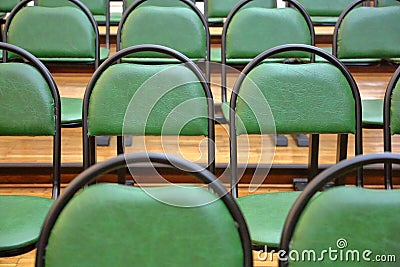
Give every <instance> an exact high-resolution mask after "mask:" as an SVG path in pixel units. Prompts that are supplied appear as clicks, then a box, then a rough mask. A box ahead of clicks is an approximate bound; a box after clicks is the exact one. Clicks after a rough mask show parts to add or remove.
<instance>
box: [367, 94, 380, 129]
mask: <svg viewBox="0 0 400 267" xmlns="http://www.w3.org/2000/svg"><path fill="white" fill-rule="evenodd" d="M362 123H363V126H364V127H368V126H372V127H383V99H363V100H362Z"/></svg>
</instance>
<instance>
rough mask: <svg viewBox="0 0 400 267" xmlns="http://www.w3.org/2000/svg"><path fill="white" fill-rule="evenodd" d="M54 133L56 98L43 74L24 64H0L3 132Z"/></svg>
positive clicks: (24, 133) (30, 134)
mask: <svg viewBox="0 0 400 267" xmlns="http://www.w3.org/2000/svg"><path fill="white" fill-rule="evenodd" d="M54 134H55V120H54V99H53V96H52V94H51V91H50V88H49V86H48V84H47V82H46V81H45V79H44V78H43V76H42V75H41V74H40V73H39V71H38V70H36V69H35V68H34V67H32V66H29V65H27V64H24V63H3V64H0V135H26V136H34V135H54Z"/></svg>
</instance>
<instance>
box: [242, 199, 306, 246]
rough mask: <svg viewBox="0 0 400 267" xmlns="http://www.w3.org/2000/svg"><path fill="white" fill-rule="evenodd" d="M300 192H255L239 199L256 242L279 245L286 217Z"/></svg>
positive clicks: (258, 243) (252, 237) (253, 239)
mask: <svg viewBox="0 0 400 267" xmlns="http://www.w3.org/2000/svg"><path fill="white" fill-rule="evenodd" d="M300 193H301V192H282V193H269V194H253V195H248V196H244V197H239V198H238V199H237V202H238V205H239V207H240V209H241V210H242V212H243V215H244V217H245V218H246V223H247V225H248V227H249V229H250V236H251V240H252V242H253V243H254V244H257V245H263V246H265V245H266V246H268V247H274V248H276V247H278V246H279V242H280V239H281V233H282V230H283V229H282V228H283V225H284V223H285V219H286V217H287V215H288V213H289V210H290V207H291V206H292V205H293V203H294V202H295V200H296V199H297V197H298V196H299V195H300ZM266 225H268V227H266Z"/></svg>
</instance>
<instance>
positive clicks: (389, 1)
mask: <svg viewBox="0 0 400 267" xmlns="http://www.w3.org/2000/svg"><path fill="white" fill-rule="evenodd" d="M376 2H377V6H378V7H383V6H395V5H399V4H400V2H399V1H397V0H376Z"/></svg>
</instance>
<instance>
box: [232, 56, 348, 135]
mask: <svg viewBox="0 0 400 267" xmlns="http://www.w3.org/2000/svg"><path fill="white" fill-rule="evenodd" d="M239 96H240V97H239V98H238V102H237V108H236V112H237V116H238V117H237V127H238V128H237V133H238V134H243V133H246V132H247V133H249V134H250V133H253V134H259V133H261V132H262V133H268V132H270V131H271V127H273V123H275V127H276V133H279V134H289V133H355V131H356V126H355V117H356V116H355V100H354V98H353V93H352V90H351V88H350V85H349V84H348V82H347V80H346V79H345V77H344V76H343V74H342V73H341V72H340V71H339V70H338V69H337V68H336V67H334V66H332V65H330V64H327V63H310V64H294V65H293V64H280V63H264V64H261V65H259V66H257V67H256V68H254V69H253V70H252V71H250V73H249V74H248V75H247V78H246V79H245V81H244V82H243V84H242V86H241V89H240V92H239ZM271 112H272V115H273V120H274V121H271V120H272V117H271V116H270V113H271Z"/></svg>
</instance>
